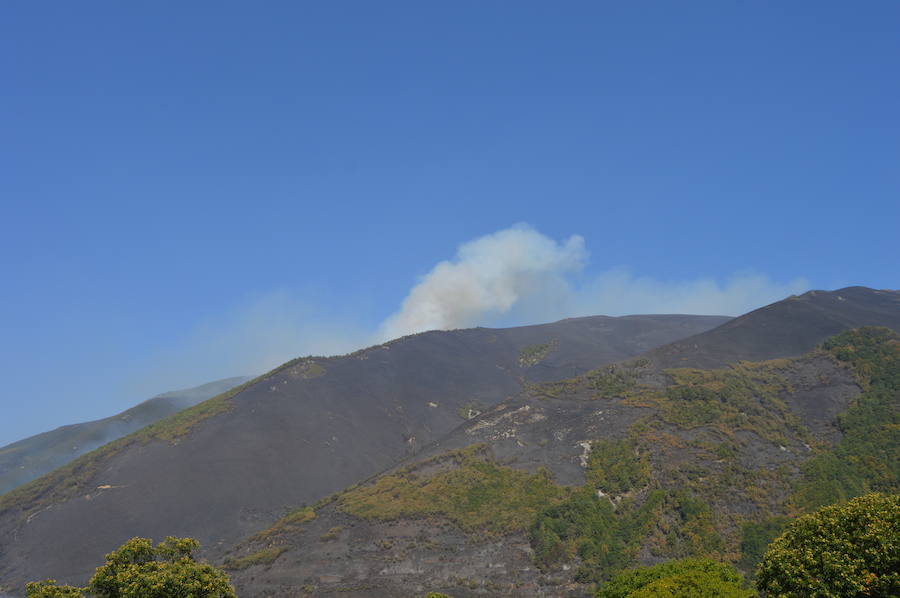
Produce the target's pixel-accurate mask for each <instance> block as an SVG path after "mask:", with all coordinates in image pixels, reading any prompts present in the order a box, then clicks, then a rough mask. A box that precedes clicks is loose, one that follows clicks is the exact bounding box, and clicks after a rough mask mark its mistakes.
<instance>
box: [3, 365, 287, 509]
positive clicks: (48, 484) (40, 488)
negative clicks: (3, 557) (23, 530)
mask: <svg viewBox="0 0 900 598" xmlns="http://www.w3.org/2000/svg"><path fill="white" fill-rule="evenodd" d="M282 367H283V366H282ZM279 369H281V367H279V368H276V369H275V370H273V371H272V372H268V373H266V374H263V375H262V376H258V377H257V378H254V379H253V380H249V381H247V382H245V383H243V384H241V385H239V386H235V387H234V388H231V389H229V390H227V391H225V392H223V393H222V394H220V395H217V396H215V397H213V398H211V399H207V400H206V401H203V402H201V403H198V404H196V405H194V406H193V407H188V408H187V409H184V410H182V411H179V412H177V413H173V414H172V415H169V416H167V417H164V418H163V419H161V420H158V421H156V422H154V423H152V424H150V425H148V426H146V427H144V428H141V429H140V430H137V431H135V432H132V433H131V434H128V435H127V436H123V437H121V438H119V439H117V440H114V441H112V442H109V443H107V444H104V445H103V446H101V447H99V448H97V449H94V450H93V451H91V452H89V453H85V454H84V455H82V456H80V457H78V458H77V459H75V460H74V461H71V462H70V463H67V464H66V465H63V466H62V467H60V468H58V469H55V470H53V471H51V472H50V473H48V474H45V475H43V476H41V477H39V478H37V479H35V480H32V481H31V482H28V483H27V484H23V485H22V486H19V487H18V488H15V489H14V490H12V491H10V492H8V493H6V494H4V495H2V496H0V513H4V512H6V511H10V510H14V509H18V510H20V511H22V512H23V513H25V514H29V513H33V512H35V511H39V510H40V509H42V508H45V507H46V506H48V505H51V504H55V503H58V502H61V501H64V500H68V499H71V498H74V497H76V496H81V495H86V494H90V493H91V492H93V491H95V488H92V487H89V486H88V482H89V481H90V479H91V478H92V477H94V475H95V474H96V473H97V472H98V471H99V470H100V467H101V465H102V464H103V463H105V462H106V461H108V460H109V459H111V458H112V457H114V456H115V455H117V454H118V453H120V452H121V451H123V450H124V449H126V448H128V447H130V446H133V445H140V444H146V443H148V442H150V441H153V440H161V441H164V442H171V443H176V442H178V441H179V440H180V439H181V438H183V437H184V436H186V435H187V434H189V433H190V431H191V430H192V429H193V428H194V427H195V426H196V425H197V424H199V423H200V422H202V421H204V420H206V419H208V418H210V417H214V416H216V415H220V414H222V413H226V412H228V411H230V410H231V409H232V407H233V404H232V403H231V398H232V397H234V396H235V395H237V394H238V393H240V392H243V391H244V390H246V389H248V388H250V387H251V386H253V385H255V384H258V383H260V382H262V381H264V380H266V379H267V378H269V377H270V376H271V375H272V374H273V373H274V372H276V371H278V370H279Z"/></svg>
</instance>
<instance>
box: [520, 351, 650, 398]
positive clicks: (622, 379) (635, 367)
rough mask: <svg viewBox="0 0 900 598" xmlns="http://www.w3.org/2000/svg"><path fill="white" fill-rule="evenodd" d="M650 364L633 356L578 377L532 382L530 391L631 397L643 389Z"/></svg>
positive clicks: (551, 394) (541, 394)
mask: <svg viewBox="0 0 900 598" xmlns="http://www.w3.org/2000/svg"><path fill="white" fill-rule="evenodd" d="M649 366H650V361H649V360H647V359H643V358H641V359H634V360H632V361H629V362H626V363H617V364H613V365H608V366H604V367H602V368H598V369H595V370H591V371H589V372H586V373H585V374H582V375H581V376H578V377H577V378H568V379H565V380H557V381H554V382H542V383H539V384H531V385H529V386H528V387H527V390H528V391H529V393H530V394H531V395H532V396H536V397H546V398H554V399H556V398H562V397H566V396H572V395H575V394H577V393H580V392H587V393H589V394H590V397H591V398H592V399H599V398H604V397H606V398H611V397H626V396H632V395H634V394H636V393H639V392H641V391H642V390H644V387H643V386H642V385H641V384H640V375H641V373H642V372H643V371H644V370H646V368H648V367H649Z"/></svg>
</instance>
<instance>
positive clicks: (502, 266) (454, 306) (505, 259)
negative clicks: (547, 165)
mask: <svg viewBox="0 0 900 598" xmlns="http://www.w3.org/2000/svg"><path fill="white" fill-rule="evenodd" d="M586 259H587V252H586V251H585V249H584V239H582V238H581V237H579V236H577V235H576V236H572V237H569V239H567V240H566V241H565V242H563V243H557V242H555V241H553V240H552V239H550V238H548V237H545V236H544V235H542V234H540V233H538V232H537V231H535V230H534V229H532V228H529V227H527V226H525V225H517V226H514V227H512V228H508V229H505V230H501V231H498V232H496V233H493V234H490V235H486V236H484V237H481V238H479V239H475V240H474V241H469V242H468V243H464V244H463V245H461V246H460V247H459V250H458V251H457V255H456V259H455V260H454V261H443V262H440V263H439V264H438V265H436V266H435V267H434V268H433V269H432V270H431V272H429V273H428V274H427V275H425V276H424V277H423V279H422V280H421V281H420V282H419V283H418V284H417V285H416V286H414V287H413V288H412V290H411V291H410V292H409V295H407V297H406V299H404V300H403V305H402V307H401V308H400V311H398V312H397V313H395V314H394V315H392V316H391V317H389V318H388V319H387V320H385V322H384V323H383V324H382V325H381V328H380V334H379V336H380V337H381V338H382V339H385V340H386V339H391V338H395V337H398V336H403V335H406V334H411V333H413V332H420V331H422V330H445V329H450V328H466V327H471V326H476V325H478V324H484V323H486V322H490V321H492V320H496V319H497V317H498V316H502V315H505V314H507V313H509V312H510V311H511V310H512V309H513V308H515V307H516V306H517V305H519V304H520V303H522V302H527V301H528V300H529V299H531V298H533V296H534V295H537V294H543V293H544V291H543V289H545V288H548V287H554V288H558V287H563V288H565V287H566V282H565V276H566V274H567V273H570V272H573V271H576V270H580V269H581V268H582V267H583V266H584V262H585V260H586Z"/></svg>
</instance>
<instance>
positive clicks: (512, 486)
mask: <svg viewBox="0 0 900 598" xmlns="http://www.w3.org/2000/svg"><path fill="white" fill-rule="evenodd" d="M441 459H450V460H452V461H453V462H454V465H455V467H453V468H449V469H447V470H445V471H440V472H438V473H435V474H433V475H423V476H421V477H420V476H419V475H418V474H417V473H416V468H417V467H418V466H421V465H422V464H417V466H414V467H413V468H407V469H405V470H401V471H399V472H396V473H393V474H388V475H384V476H381V477H379V478H377V479H376V480H375V481H374V482H373V483H372V484H369V485H363V486H359V487H357V488H355V489H353V490H350V491H348V492H345V493H343V494H341V495H340V496H339V497H338V499H337V507H338V508H339V509H340V510H342V511H344V512H345V513H348V514H350V515H354V516H356V517H361V518H364V519H382V520H390V519H397V518H401V517H412V518H417V517H431V516H437V517H443V518H446V519H448V520H450V521H452V522H453V523H455V524H456V525H458V526H459V527H460V528H462V529H463V530H465V531H466V532H468V533H470V534H472V535H476V536H480V535H488V536H492V535H502V534H506V533H509V532H514V531H519V530H524V529H527V528H528V526H529V525H531V522H532V521H533V520H534V517H535V516H536V515H537V513H538V512H539V511H541V510H542V509H543V508H545V507H546V506H547V505H549V504H553V503H555V502H559V501H560V500H562V499H563V498H564V497H565V496H566V495H567V493H568V490H566V489H565V488H563V487H561V486H559V485H557V484H556V483H555V482H554V481H553V480H552V478H551V477H550V475H549V473H547V472H546V471H539V472H537V473H534V474H529V473H527V472H524V471H520V470H516V469H511V468H509V467H502V466H500V465H497V464H496V463H494V462H493V461H492V460H490V459H488V458H487V457H486V456H485V455H484V452H483V447H481V446H477V445H476V446H473V447H469V448H467V449H463V450H461V451H454V452H451V453H448V454H445V455H442V456H441ZM433 461H434V460H432V462H433ZM426 463H427V462H426Z"/></svg>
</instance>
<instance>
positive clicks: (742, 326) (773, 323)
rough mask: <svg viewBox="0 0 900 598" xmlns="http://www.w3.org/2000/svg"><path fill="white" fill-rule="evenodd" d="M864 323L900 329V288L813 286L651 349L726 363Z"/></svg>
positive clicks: (663, 361) (792, 350)
mask: <svg viewBox="0 0 900 598" xmlns="http://www.w3.org/2000/svg"><path fill="white" fill-rule="evenodd" d="M860 326H887V327H888V328H892V329H894V330H900V291H890V290H873V289H869V288H866V287H847V288H844V289H838V290H836V291H809V292H807V293H804V294H803V295H800V296H792V297H789V298H787V299H785V300H783V301H778V302H777V303H773V304H771V305H767V306H765V307H762V308H760V309H757V310H755V311H752V312H750V313H748V314H745V315H743V316H740V317H738V318H735V319H734V320H731V321H730V322H728V323H726V324H724V325H722V326H719V327H718V328H715V329H713V330H710V331H708V332H703V333H700V334H698V335H697V336H693V337H690V338H685V339H682V340H679V341H676V342H674V343H671V344H669V345H666V346H663V347H659V348H658V349H655V350H653V351H651V352H650V353H649V354H648V355H647V357H649V358H650V359H652V360H653V361H654V362H655V363H656V364H658V365H659V366H660V367H702V368H713V367H721V366H724V365H726V364H729V363H735V362H737V361H740V360H742V359H744V360H749V361H759V360H763V359H775V358H778V357H791V356H795V355H800V354H802V353H805V352H806V351H809V350H811V349H812V348H813V347H815V346H816V345H817V344H819V343H821V342H822V341H823V340H825V339H826V338H828V337H829V336H831V335H833V334H837V333H839V332H841V331H843V330H848V329H850V328H858V327H860Z"/></svg>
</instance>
